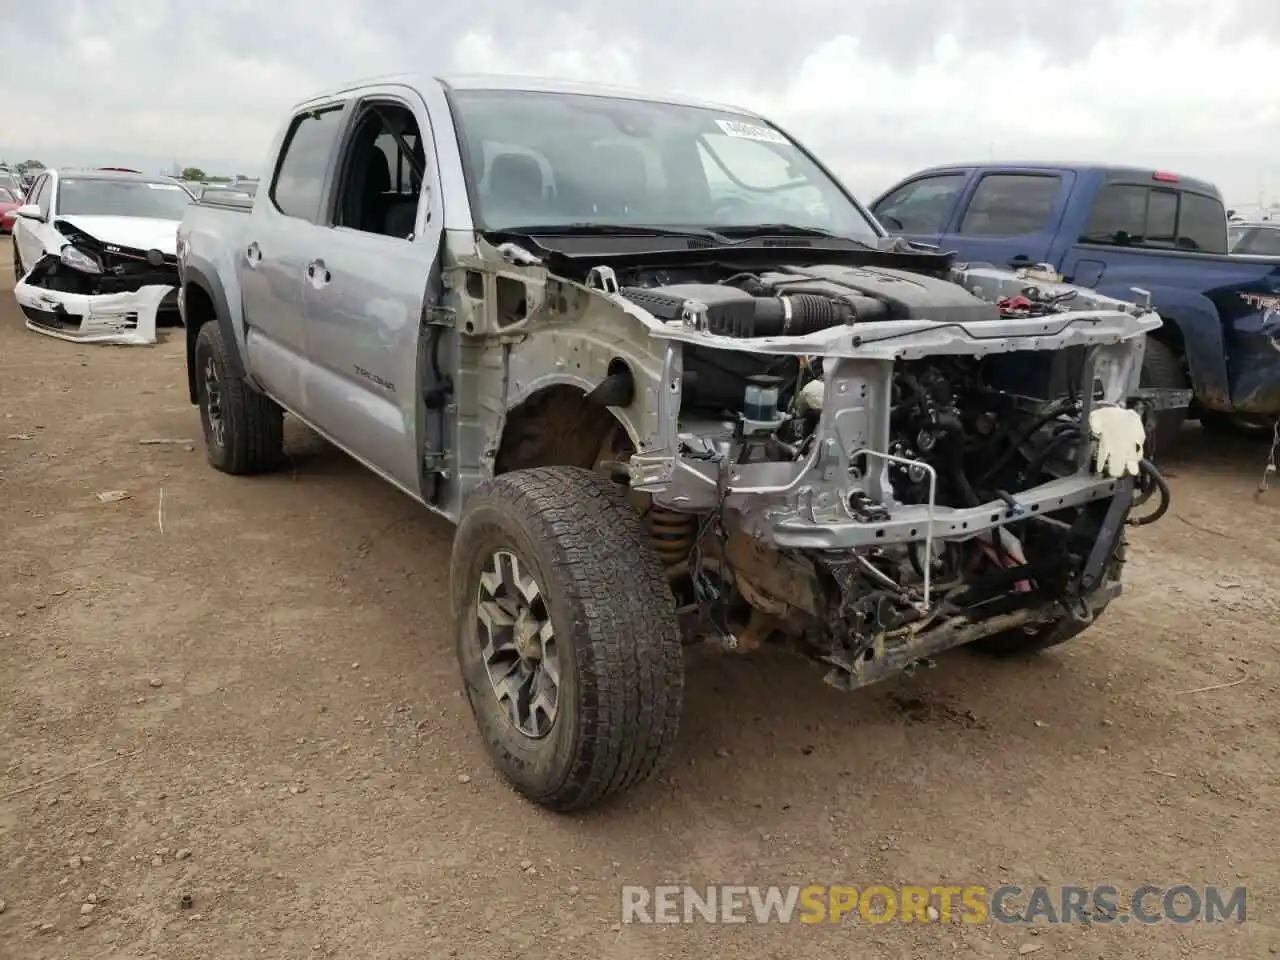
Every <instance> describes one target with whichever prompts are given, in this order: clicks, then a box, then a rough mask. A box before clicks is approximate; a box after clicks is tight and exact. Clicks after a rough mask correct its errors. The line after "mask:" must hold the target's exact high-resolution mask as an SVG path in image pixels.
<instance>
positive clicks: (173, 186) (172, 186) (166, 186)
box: [147, 183, 182, 190]
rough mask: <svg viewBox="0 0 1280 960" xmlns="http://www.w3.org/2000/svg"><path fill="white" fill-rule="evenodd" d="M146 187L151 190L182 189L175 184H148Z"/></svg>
mask: <svg viewBox="0 0 1280 960" xmlns="http://www.w3.org/2000/svg"><path fill="white" fill-rule="evenodd" d="M147 186H148V187H150V188H151V189H152V190H181V189H182V188H181V187H180V186H178V185H177V184H176V183H148V184H147Z"/></svg>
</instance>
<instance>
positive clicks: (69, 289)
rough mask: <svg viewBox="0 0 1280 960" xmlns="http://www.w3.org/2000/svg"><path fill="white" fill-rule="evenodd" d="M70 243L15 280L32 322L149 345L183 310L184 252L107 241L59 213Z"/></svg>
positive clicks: (89, 339) (60, 332)
mask: <svg viewBox="0 0 1280 960" xmlns="http://www.w3.org/2000/svg"><path fill="white" fill-rule="evenodd" d="M56 227H57V229H58V232H59V233H60V234H61V235H62V236H63V237H64V238H65V241H66V242H65V244H64V245H63V246H62V248H61V249H60V250H59V252H58V253H57V254H53V253H46V254H45V255H44V256H43V257H41V258H40V259H39V260H38V261H36V263H35V264H33V265H32V266H31V268H30V269H29V270H28V271H27V273H26V275H25V276H23V277H21V278H19V279H18V282H17V284H16V285H15V287H14V295H15V297H16V298H17V301H18V305H19V306H20V307H21V308H22V312H23V313H24V314H25V316H26V320H27V329H29V330H33V331H35V332H36V333H43V334H45V335H47V336H51V337H56V338H58V339H61V340H70V341H74V342H79V343H112V344H126V345H146V344H153V343H155V342H156V328H157V326H158V325H159V324H160V322H161V320H162V319H166V318H167V319H174V320H176V319H177V317H178V313H177V291H178V266H177V258H176V257H175V256H173V255H172V254H167V253H164V252H162V251H160V250H156V249H152V250H136V249H132V248H129V247H123V246H119V245H116V244H109V243H104V242H102V241H100V240H98V239H97V238H95V237H92V236H90V235H89V234H87V233H85V232H84V231H82V230H79V229H77V228H75V227H74V226H72V225H70V224H68V223H66V222H64V221H59V222H58V223H57V224H56Z"/></svg>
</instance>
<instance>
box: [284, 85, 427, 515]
mask: <svg viewBox="0 0 1280 960" xmlns="http://www.w3.org/2000/svg"><path fill="white" fill-rule="evenodd" d="M327 195H328V202H327V208H326V209H325V211H324V212H323V215H322V218H321V222H322V225H323V229H320V230H317V231H316V232H315V233H314V234H313V235H312V236H311V238H310V240H309V243H308V246H307V250H306V255H305V257H304V258H303V263H302V269H303V276H304V283H303V289H304V292H303V302H304V310H305V314H306V324H307V345H308V365H307V382H306V390H307V413H308V416H309V417H310V418H311V419H312V422H313V423H314V424H315V426H316V427H317V428H319V429H320V430H322V431H323V432H324V433H325V434H327V435H328V436H329V437H330V438H331V439H332V440H333V441H334V442H336V443H337V444H339V445H340V446H342V447H343V448H344V449H346V450H347V451H348V452H349V453H351V454H352V455H354V456H355V457H357V458H358V459H360V460H361V461H363V462H364V463H365V464H366V465H367V466H368V467H370V468H371V469H373V470H374V471H376V472H377V473H380V474H381V475H382V476H384V477H385V478H386V479H388V480H390V481H392V482H393V483H395V484H396V485H397V486H400V487H401V488H402V489H404V490H406V491H407V492H409V493H410V494H413V495H417V494H418V493H419V492H420V483H419V462H418V461H419V458H418V436H417V426H418V403H419V400H420V397H421V394H422V391H421V388H420V385H419V380H418V376H419V371H418V340H419V335H420V331H421V329H422V324H423V322H424V314H423V311H424V302H425V298H426V297H427V296H428V292H429V291H431V294H432V297H433V302H434V296H435V294H436V293H438V289H437V288H438V286H439V275H438V269H437V265H438V262H439V257H440V244H441V240H442V233H443V230H442V228H443V220H444V208H443V203H442V196H441V186H440V180H439V173H438V167H437V165H436V152H435V141H434V139H433V137H432V129H431V124H430V118H429V116H428V110H427V107H426V104H425V103H424V102H423V100H422V99H421V97H420V95H419V94H418V93H417V91H415V90H411V89H409V88H407V87H402V86H398V85H385V86H374V87H369V88H366V89H364V90H361V91H360V92H359V94H358V95H357V97H356V100H355V102H354V105H353V108H352V110H351V113H350V116H349V118H348V123H347V125H346V129H345V130H344V132H343V138H342V142H341V148H340V151H339V154H338V157H337V162H336V163H335V164H334V166H333V181H332V188H331V189H330V190H329V191H328V194H327Z"/></svg>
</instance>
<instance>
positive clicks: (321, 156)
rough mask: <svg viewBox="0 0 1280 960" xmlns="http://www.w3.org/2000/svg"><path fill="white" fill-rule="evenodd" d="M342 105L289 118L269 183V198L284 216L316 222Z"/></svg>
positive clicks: (339, 122)
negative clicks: (281, 150)
mask: <svg viewBox="0 0 1280 960" xmlns="http://www.w3.org/2000/svg"><path fill="white" fill-rule="evenodd" d="M341 119H342V107H341V106H336V107H329V108H327V109H324V110H317V111H314V112H311V113H304V114H301V115H300V116H298V117H297V118H296V119H295V120H294V121H293V128H292V129H291V130H290V131H289V135H288V137H287V138H286V139H285V145H284V152H283V155H282V156H281V158H280V164H279V166H278V167H277V169H276V179H275V182H274V183H273V184H272V185H271V199H272V201H273V202H274V203H275V205H276V208H277V209H278V210H279V211H280V212H281V213H283V214H285V215H286V216H290V217H297V218H298V219H300V220H308V221H310V222H312V223H316V222H317V221H318V219H319V216H320V198H321V196H322V195H323V194H324V186H325V182H324V178H325V174H326V173H327V172H328V170H329V159H330V157H331V155H332V154H333V145H334V142H335V141H336V140H337V139H338V134H339V133H340V132H341Z"/></svg>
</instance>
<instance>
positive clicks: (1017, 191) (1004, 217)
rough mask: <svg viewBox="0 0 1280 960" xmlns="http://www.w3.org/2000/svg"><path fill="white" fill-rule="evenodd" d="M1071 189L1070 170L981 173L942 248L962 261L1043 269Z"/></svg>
mask: <svg viewBox="0 0 1280 960" xmlns="http://www.w3.org/2000/svg"><path fill="white" fill-rule="evenodd" d="M1074 185H1075V174H1074V173H1073V172H1071V171H1069V170H1045V169H1040V168H1017V167H1009V168H990V167H989V168H983V169H982V170H981V171H980V172H979V173H978V175H977V176H976V177H975V178H973V180H972V181H971V182H969V183H968V184H967V185H966V187H965V190H964V193H963V194H962V195H961V197H960V201H959V203H957V204H956V205H955V208H954V210H953V213H952V215H951V217H950V219H949V221H948V223H947V224H946V232H944V233H943V236H942V239H941V241H940V242H941V246H942V247H943V249H946V250H955V251H956V252H957V253H958V254H959V255H960V258H961V259H962V260H968V261H971V262H984V263H990V264H993V265H995V266H997V267H1003V268H1017V267H1025V266H1030V265H1031V264H1035V263H1043V262H1045V261H1047V260H1048V259H1049V257H1050V256H1051V254H1052V251H1053V249H1054V238H1055V236H1056V234H1057V232H1058V228H1059V225H1060V224H1061V223H1062V218H1063V214H1064V213H1065V212H1066V209H1067V201H1068V199H1069V198H1070V196H1071V188H1072V187H1073V186H1074Z"/></svg>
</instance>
